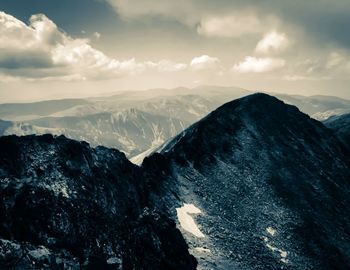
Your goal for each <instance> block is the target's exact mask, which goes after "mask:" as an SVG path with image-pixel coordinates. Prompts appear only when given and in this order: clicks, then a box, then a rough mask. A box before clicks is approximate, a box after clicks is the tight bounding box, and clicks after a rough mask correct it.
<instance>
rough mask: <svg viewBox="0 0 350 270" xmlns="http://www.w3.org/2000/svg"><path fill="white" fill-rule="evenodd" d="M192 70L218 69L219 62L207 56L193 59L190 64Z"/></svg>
mask: <svg viewBox="0 0 350 270" xmlns="http://www.w3.org/2000/svg"><path fill="white" fill-rule="evenodd" d="M190 66H191V68H192V69H193V70H213V69H218V68H220V60H219V59H218V58H216V57H211V56H209V55H202V56H198V57H194V58H193V59H192V61H191V64H190Z"/></svg>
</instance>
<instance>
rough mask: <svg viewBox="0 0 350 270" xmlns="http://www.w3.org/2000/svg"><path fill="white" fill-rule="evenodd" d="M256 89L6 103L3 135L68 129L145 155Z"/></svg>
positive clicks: (337, 110) (328, 112) (297, 100)
mask: <svg viewBox="0 0 350 270" xmlns="http://www.w3.org/2000/svg"><path fill="white" fill-rule="evenodd" d="M248 94H251V92H249V91H247V90H244V89H240V88H234V87H216V86H202V87H197V88H194V89H188V88H176V89H171V90H167V89H153V90H148V91H125V92H120V93H118V94H116V95H114V96H110V97H96V98H89V99H66V100H51V101H42V102H35V103H27V104H26V103H24V104H21V103H18V104H1V105H0V119H2V120H6V121H11V122H12V123H11V124H10V123H7V124H5V123H3V124H2V126H3V127H4V126H6V125H7V126H8V128H7V129H4V128H2V129H0V135H8V134H17V135H26V134H45V133H51V134H56V135H58V134H64V135H66V136H67V137H69V138H72V139H76V140H84V141H87V142H89V143H91V144H92V145H94V146H96V145H104V146H108V147H114V148H117V149H119V150H121V151H123V152H124V153H125V154H126V155H127V157H128V158H131V159H132V160H137V161H136V162H138V163H139V162H140V160H141V161H142V157H144V156H146V155H147V154H148V153H149V152H150V151H151V150H152V149H156V148H157V147H159V146H160V145H162V144H163V143H164V142H166V141H168V140H169V139H171V138H172V137H173V136H175V135H176V134H178V133H179V132H181V131H182V130H184V129H185V128H187V127H188V126H190V125H191V124H193V123H194V122H196V121H198V120H199V119H201V118H202V117H204V116H206V115H207V114H208V113H209V112H211V111H212V110H214V109H216V108H217V107H219V106H221V105H222V104H224V103H226V102H228V101H231V100H233V99H236V98H239V97H242V96H246V95H248ZM275 96H276V97H278V98H280V99H281V100H283V101H285V102H286V103H288V104H292V105H296V106H297V107H298V108H299V109H300V110H301V111H303V112H305V113H307V114H309V115H311V116H312V117H314V118H315V119H318V120H325V119H327V118H329V117H330V116H333V115H341V114H345V113H347V112H350V101H349V100H344V99H340V98H336V97H328V96H312V97H304V96H297V95H281V94H276V95H275Z"/></svg>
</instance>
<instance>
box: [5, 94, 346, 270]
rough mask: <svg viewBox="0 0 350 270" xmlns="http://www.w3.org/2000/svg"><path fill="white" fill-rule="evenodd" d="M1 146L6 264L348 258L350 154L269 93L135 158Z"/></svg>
mask: <svg viewBox="0 0 350 270" xmlns="http://www.w3.org/2000/svg"><path fill="white" fill-rule="evenodd" d="M0 149H1V151H0V194H1V196H0V198H1V200H0V217H1V219H0V238H1V241H0V268H1V267H2V268H4V269H7V268H10V269H11V268H12V269H184V270H186V269H196V268H197V269H227V270H231V269H232V270H234V269H264V270H265V269H319V270H323V269H324V270H326V269H327V270H328V269H339V270H340V269H344V270H345V269H349V268H350V209H349V207H348V205H350V196H349V195H350V153H349V150H348V148H347V146H346V145H345V144H344V142H343V141H342V140H341V139H339V137H338V136H337V135H336V134H335V132H334V131H333V130H331V129H328V128H327V127H325V126H324V125H323V124H322V123H320V122H318V121H316V120H313V119H311V118H310V117H309V116H307V115H305V114H303V113H301V112H300V111H299V110H298V109H297V108H296V107H294V106H290V105H286V104H285V103H283V102H282V101H280V100H278V99H277V98H275V97H271V96H268V95H266V94H254V95H251V96H248V97H245V98H241V99H238V100H234V101H232V102H229V103H227V104H225V105H223V106H221V107H219V108H218V109H217V110H215V111H213V112H212V113H210V114H209V115H208V116H207V117H205V118H203V119H202V120H200V121H199V122H197V123H195V124H194V125H192V126H191V127H189V128H188V129H186V130H185V131H184V132H182V133H180V134H179V135H178V136H177V137H175V138H174V139H173V140H171V141H170V142H169V143H168V144H166V145H164V146H163V147H162V148H160V149H159V151H158V152H159V153H154V154H153V155H151V156H150V157H148V158H146V159H145V160H144V162H143V164H142V166H141V167H138V166H136V165H133V164H131V163H130V162H129V161H128V160H127V159H126V157H125V155H124V154H122V153H121V152H119V151H118V150H114V149H107V148H104V147H97V148H91V147H90V146H89V145H88V144H87V143H84V142H76V141H73V140H69V139H66V138H65V137H63V136H60V137H53V136H51V135H44V136H38V137H37V136H25V137H16V136H7V137H1V138H0ZM176 225H177V227H176ZM190 253H191V254H193V256H192V255H190ZM197 261H198V266H197Z"/></svg>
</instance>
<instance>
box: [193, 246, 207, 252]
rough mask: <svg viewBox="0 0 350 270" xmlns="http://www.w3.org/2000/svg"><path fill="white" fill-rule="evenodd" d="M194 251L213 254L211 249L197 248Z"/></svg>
mask: <svg viewBox="0 0 350 270" xmlns="http://www.w3.org/2000/svg"><path fill="white" fill-rule="evenodd" d="M194 250H195V251H197V252H200V253H211V251H210V249H208V248H203V247H196V248H194Z"/></svg>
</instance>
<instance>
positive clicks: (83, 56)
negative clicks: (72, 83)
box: [0, 12, 187, 80]
mask: <svg viewBox="0 0 350 270" xmlns="http://www.w3.org/2000/svg"><path fill="white" fill-rule="evenodd" d="M0 49H1V51H0V71H1V73H3V74H4V75H10V76H15V77H16V76H18V77H25V78H52V77H60V78H62V79H74V80H77V79H81V80H86V79H107V78H116V77H120V76H125V75H130V74H135V73H140V72H143V71H145V70H146V69H153V70H157V71H163V72H171V71H179V70H183V69H185V68H186V67H187V65H185V64H182V63H174V62H171V61H168V60H161V61H159V62H150V61H148V62H137V61H136V60H135V59H128V60H123V61H120V60H117V59H114V58H110V57H108V56H106V55H105V54H104V53H103V52H101V51H99V50H96V49H94V48H93V47H92V46H91V45H90V44H89V40H88V39H79V38H72V37H70V36H69V35H68V34H66V33H65V32H63V31H62V30H60V29H59V28H58V27H57V25H56V24H55V23H54V22H53V21H51V20H50V19H49V18H47V17H46V16H45V15H43V14H38V15H33V16H32V17H31V18H30V20H29V24H28V25H26V24H25V23H23V22H22V21H20V20H18V19H16V18H15V17H13V16H11V15H9V14H6V13H4V12H0Z"/></svg>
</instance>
